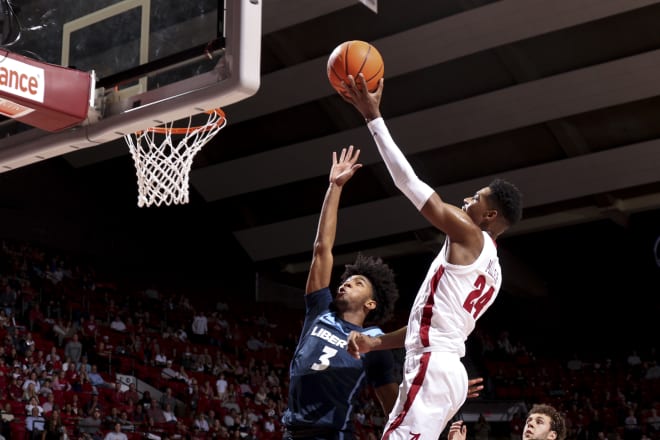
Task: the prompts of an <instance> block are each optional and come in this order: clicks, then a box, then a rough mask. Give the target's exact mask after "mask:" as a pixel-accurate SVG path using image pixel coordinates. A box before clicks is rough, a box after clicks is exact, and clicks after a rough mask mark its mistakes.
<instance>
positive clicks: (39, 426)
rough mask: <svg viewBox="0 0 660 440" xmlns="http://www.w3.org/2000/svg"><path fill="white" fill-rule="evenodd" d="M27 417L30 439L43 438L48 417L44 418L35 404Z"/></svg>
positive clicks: (37, 439)
mask: <svg viewBox="0 0 660 440" xmlns="http://www.w3.org/2000/svg"><path fill="white" fill-rule="evenodd" d="M27 414H28V416H27V417H25V429H26V430H27V435H28V440H41V437H42V435H43V432H44V430H45V428H46V419H44V417H43V415H42V414H41V412H39V409H38V408H37V407H36V406H35V407H33V408H32V410H31V411H30V412H28V413H27Z"/></svg>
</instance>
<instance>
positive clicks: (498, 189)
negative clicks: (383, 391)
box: [488, 179, 523, 226]
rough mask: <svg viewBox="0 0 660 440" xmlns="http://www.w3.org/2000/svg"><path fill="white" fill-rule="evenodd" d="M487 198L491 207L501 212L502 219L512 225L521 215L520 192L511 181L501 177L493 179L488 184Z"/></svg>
mask: <svg viewBox="0 0 660 440" xmlns="http://www.w3.org/2000/svg"><path fill="white" fill-rule="evenodd" d="M488 188H490V196H489V200H490V202H491V203H492V204H493V205H494V206H493V208H495V209H497V211H498V212H500V213H502V216H503V217H504V219H505V220H506V221H507V223H509V226H512V225H514V224H516V223H518V221H519V220H520V218H521V217H522V209H523V208H522V193H521V192H520V190H519V189H518V188H517V187H516V186H515V185H514V184H513V183H511V182H507V181H506V180H503V179H495V180H493V181H492V182H491V183H490V185H488Z"/></svg>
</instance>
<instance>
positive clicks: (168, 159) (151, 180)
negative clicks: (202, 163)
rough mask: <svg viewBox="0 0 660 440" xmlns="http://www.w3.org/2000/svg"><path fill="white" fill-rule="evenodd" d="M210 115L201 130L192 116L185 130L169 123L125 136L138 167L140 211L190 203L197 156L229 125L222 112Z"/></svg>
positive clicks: (211, 112)
mask: <svg viewBox="0 0 660 440" xmlns="http://www.w3.org/2000/svg"><path fill="white" fill-rule="evenodd" d="M207 113H208V119H207V121H206V123H205V124H203V125H200V126H194V127H193V126H192V125H191V124H192V116H191V117H190V118H189V119H188V126H187V127H185V128H175V127H174V126H173V123H168V124H165V125H164V126H163V127H154V128H149V129H147V130H145V131H141V132H137V133H133V134H127V135H125V136H124V139H125V140H126V143H127V144H128V148H129V150H130V151H131V156H133V162H134V163H135V170H136V173H137V181H138V203H137V204H138V206H139V207H143V206H151V205H156V206H160V205H163V204H165V205H172V204H185V203H188V201H189V176H190V170H191V168H192V163H193V159H194V157H195V154H197V153H198V152H199V150H201V149H202V147H203V146H204V145H206V143H207V142H208V141H209V140H210V139H211V138H212V137H213V136H215V135H216V134H217V133H218V131H220V130H222V129H223V128H224V126H225V125H226V124H227V120H226V119H225V114H224V112H223V111H222V110H220V109H215V110H211V111H209V112H207ZM173 137H175V139H173ZM176 139H178V141H177V140H176Z"/></svg>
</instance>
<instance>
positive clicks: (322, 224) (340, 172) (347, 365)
mask: <svg viewBox="0 0 660 440" xmlns="http://www.w3.org/2000/svg"><path fill="white" fill-rule="evenodd" d="M359 155H360V150H354V149H353V147H352V146H351V147H349V148H348V149H346V148H344V149H343V150H342V151H341V154H340V156H339V159H338V158H337V153H336V152H334V153H333V155H332V168H331V170H330V178H329V180H330V184H329V187H328V190H327V192H326V195H325V199H324V201H323V207H322V208H321V214H320V218H319V224H318V230H317V234H316V240H315V243H314V252H313V258H312V263H311V267H310V271H309V275H308V278H307V286H306V289H305V305H306V312H305V321H304V324H303V329H302V333H301V336H300V342H299V343H298V347H297V348H296V351H295V353H294V356H293V359H292V361H291V365H290V372H289V373H290V386H289V400H288V408H287V410H286V412H285V414H284V416H283V418H282V421H283V423H284V425H285V427H286V429H287V431H286V433H285V434H284V439H324V440H335V439H336V440H343V439H352V438H353V423H352V420H351V413H352V411H353V405H354V404H355V401H356V398H357V396H358V395H359V391H360V389H361V388H362V387H363V386H365V385H366V384H367V383H369V384H370V385H371V386H373V389H374V391H375V394H376V396H377V397H378V400H379V401H380V403H381V405H382V407H383V411H384V413H385V414H388V413H389V411H390V410H391V409H392V406H393V404H394V401H395V399H396V396H397V388H398V384H397V382H396V379H395V377H394V375H393V372H392V367H393V365H394V361H393V357H392V353H391V352H390V351H377V352H374V353H369V354H367V355H365V356H362V357H361V358H360V359H355V358H354V357H353V356H351V355H350V354H349V353H348V352H347V350H346V339H347V337H348V335H349V333H350V332H351V331H359V332H364V333H368V334H370V335H379V334H382V333H383V332H382V331H381V330H380V329H379V328H378V327H363V325H364V323H365V322H367V321H368V322H370V323H374V324H379V323H382V322H384V321H385V320H387V319H388V318H389V317H390V316H391V314H392V312H393V310H394V303H395V302H396V300H397V298H398V296H399V295H398V290H397V287H396V284H395V282H394V273H393V272H392V270H391V269H390V268H389V267H388V266H387V265H386V264H384V263H383V262H382V261H381V259H379V258H372V257H365V256H362V255H360V256H358V258H357V260H356V261H355V263H354V264H352V265H347V266H346V270H345V272H344V274H343V276H342V283H341V285H340V286H339V288H338V289H337V293H336V297H335V299H334V301H333V297H332V293H331V292H330V289H329V286H330V277H331V275H332V268H333V255H332V247H333V245H334V242H335V234H336V230H337V211H338V207H339V198H340V195H341V191H342V188H343V186H344V184H345V183H346V182H347V181H348V180H349V179H350V178H351V177H352V176H353V174H355V172H356V171H357V170H358V169H359V168H360V167H361V166H362V165H361V164H359V163H357V160H358V157H359Z"/></svg>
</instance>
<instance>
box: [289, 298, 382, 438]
mask: <svg viewBox="0 0 660 440" xmlns="http://www.w3.org/2000/svg"><path fill="white" fill-rule="evenodd" d="M331 303H332V295H331V293H330V290H329V289H328V288H324V289H321V290H319V291H317V292H313V293H310V294H308V295H305V304H306V314H305V322H304V324H303V329H302V333H301V336H300V341H299V343H298V347H296V351H295V353H294V355H293V359H292V360H291V365H290V369H289V375H290V386H289V407H288V408H287V410H286V412H285V413H284V416H283V418H282V422H283V423H284V425H285V426H286V427H287V429H289V430H292V431H295V430H296V428H298V429H300V430H303V431H304V430H305V428H314V429H324V428H327V429H330V430H335V431H337V432H339V431H347V432H350V431H352V424H351V422H350V416H351V413H352V411H353V405H354V403H355V400H356V398H357V396H358V395H359V391H360V389H361V388H362V387H363V386H365V385H366V384H367V383H369V384H370V385H372V386H374V387H379V386H382V385H385V384H388V383H393V382H395V379H394V376H393V374H392V368H393V366H394V359H393V356H392V353H391V352H390V351H388V350H383V351H374V352H370V353H367V354H366V355H363V356H362V358H361V359H359V360H358V359H355V358H354V357H352V356H351V355H349V354H348V352H347V351H346V340H347V338H348V335H349V333H350V332H351V331H352V330H355V331H359V332H362V333H365V334H368V335H371V336H376V335H381V334H383V331H382V330H381V329H380V328H378V327H368V328H362V327H358V326H356V325H353V324H351V323H348V322H346V321H344V320H342V319H340V318H339V317H337V314H336V313H335V312H331V311H330V309H329V307H330V304H331Z"/></svg>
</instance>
